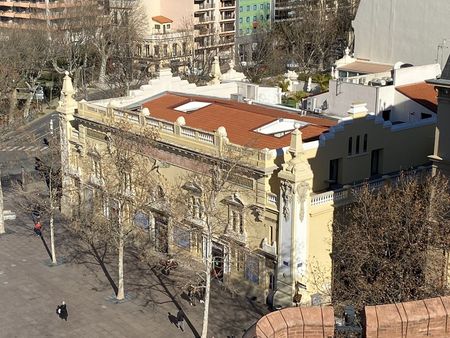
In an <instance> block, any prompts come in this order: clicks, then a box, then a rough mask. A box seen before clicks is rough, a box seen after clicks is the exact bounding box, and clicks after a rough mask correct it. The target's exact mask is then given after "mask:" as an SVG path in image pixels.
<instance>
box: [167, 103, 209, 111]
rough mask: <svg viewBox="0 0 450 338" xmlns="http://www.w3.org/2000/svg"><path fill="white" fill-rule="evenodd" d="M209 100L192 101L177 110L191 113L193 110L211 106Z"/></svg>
mask: <svg viewBox="0 0 450 338" xmlns="http://www.w3.org/2000/svg"><path fill="white" fill-rule="evenodd" d="M210 104H211V103H209V102H200V101H191V102H188V103H185V104H182V105H181V106H178V107H176V108H175V110H176V111H180V112H183V113H190V112H192V111H196V110H199V109H201V108H204V107H207V106H209V105H210Z"/></svg>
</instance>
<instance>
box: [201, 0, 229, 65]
mask: <svg viewBox="0 0 450 338" xmlns="http://www.w3.org/2000/svg"><path fill="white" fill-rule="evenodd" d="M194 4H195V8H194V28H195V50H196V51H195V53H196V55H197V56H199V57H203V59H207V58H211V56H212V55H217V56H219V58H220V59H221V60H225V59H230V58H231V57H233V55H234V42H235V39H234V37H235V33H236V28H235V22H236V0H194Z"/></svg>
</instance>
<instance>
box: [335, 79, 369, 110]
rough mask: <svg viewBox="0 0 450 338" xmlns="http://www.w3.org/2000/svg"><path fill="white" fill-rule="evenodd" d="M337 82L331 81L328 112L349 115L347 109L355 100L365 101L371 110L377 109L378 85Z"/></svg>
mask: <svg viewBox="0 0 450 338" xmlns="http://www.w3.org/2000/svg"><path fill="white" fill-rule="evenodd" d="M336 82H337V81H336V80H331V81H330V86H329V97H328V107H329V109H328V111H327V113H329V114H332V115H337V116H347V111H348V110H349V109H350V105H351V104H352V103H353V102H360V103H361V102H365V103H367V109H368V110H369V112H374V111H375V106H376V102H377V99H376V98H377V95H376V91H377V87H371V86H363V85H359V84H354V83H346V82H341V83H340V84H336Z"/></svg>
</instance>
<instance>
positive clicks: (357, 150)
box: [355, 135, 360, 154]
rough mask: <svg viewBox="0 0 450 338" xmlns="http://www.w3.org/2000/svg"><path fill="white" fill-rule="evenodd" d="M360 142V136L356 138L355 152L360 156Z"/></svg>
mask: <svg viewBox="0 0 450 338" xmlns="http://www.w3.org/2000/svg"><path fill="white" fill-rule="evenodd" d="M359 141H360V137H359V135H358V136H356V150H355V154H359Z"/></svg>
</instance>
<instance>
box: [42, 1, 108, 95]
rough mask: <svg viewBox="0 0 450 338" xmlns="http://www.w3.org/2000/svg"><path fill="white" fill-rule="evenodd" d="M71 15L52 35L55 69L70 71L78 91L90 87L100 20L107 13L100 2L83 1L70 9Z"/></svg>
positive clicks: (60, 71) (50, 35)
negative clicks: (89, 82)
mask: <svg viewBox="0 0 450 338" xmlns="http://www.w3.org/2000/svg"><path fill="white" fill-rule="evenodd" d="M68 11H69V13H70V15H67V16H66V17H65V18H64V19H63V20H61V21H60V23H59V25H58V29H57V30H50V31H49V32H48V34H49V39H50V41H51V48H52V65H53V68H54V69H55V70H56V71H57V72H58V73H59V74H64V72H65V71H68V72H69V74H70V75H71V76H72V77H73V79H74V80H73V84H74V87H75V88H78V87H79V84H80V79H81V80H82V81H83V83H82V84H81V85H82V86H84V85H86V84H85V82H86V76H85V72H86V69H89V70H90V72H93V71H94V65H95V62H96V53H95V52H96V50H95V49H94V46H93V41H94V37H95V34H96V31H97V26H98V23H97V18H98V17H101V16H102V15H103V13H104V8H103V7H102V6H99V4H98V2H96V1H92V0H83V1H80V2H79V3H77V5H76V6H74V7H72V8H69V9H68Z"/></svg>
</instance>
